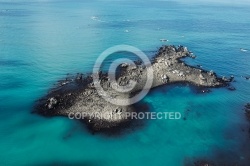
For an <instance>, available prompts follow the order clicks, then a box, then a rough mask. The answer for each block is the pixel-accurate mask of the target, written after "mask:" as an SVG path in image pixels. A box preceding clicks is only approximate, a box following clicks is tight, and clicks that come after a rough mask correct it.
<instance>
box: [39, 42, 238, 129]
mask: <svg viewBox="0 0 250 166" xmlns="http://www.w3.org/2000/svg"><path fill="white" fill-rule="evenodd" d="M187 57H190V58H196V56H194V55H193V53H192V52H190V51H189V50H188V49H187V48H186V47H183V46H178V47H175V46H162V47H160V48H159V49H158V51H157V53H156V54H155V55H154V57H153V58H152V59H151V64H150V65H149V64H142V62H141V61H140V60H139V61H136V63H135V65H131V64H127V63H123V64H121V65H120V66H119V68H120V72H119V73H118V74H117V75H116V83H118V84H119V85H120V86H126V85H128V84H129V83H130V81H131V80H133V81H134V82H136V86H135V87H134V88H133V89H131V90H130V91H128V92H126V93H123V92H119V91H116V90H114V88H113V87H114V86H113V85H114V84H115V83H114V82H113V81H112V80H111V79H110V78H109V76H108V74H107V73H104V72H102V71H99V72H98V73H92V74H78V75H77V76H76V77H68V78H67V79H66V80H63V81H60V82H59V85H58V86H57V87H55V88H53V89H52V90H51V91H50V92H49V93H48V94H47V95H46V96H44V97H42V98H41V99H40V100H38V102H37V103H36V105H35V108H34V112H36V113H38V114H40V115H43V116H49V117H51V116H67V117H68V116H69V115H76V114H77V115H79V119H80V115H85V116H84V118H82V119H80V120H82V121H83V122H84V123H86V124H87V126H88V127H90V128H91V130H93V131H102V130H112V129H113V128H117V127H119V126H122V127H124V124H126V125H127V124H128V123H130V121H131V118H129V117H128V113H132V112H136V111H138V107H136V106H135V105H134V104H131V105H128V106H119V105H116V104H112V103H110V102H108V101H107V100H105V98H107V97H109V98H112V99H114V100H115V99H130V98H131V97H133V96H135V95H136V94H138V93H139V92H140V91H142V90H143V88H144V85H145V83H146V81H147V79H148V78H147V70H148V68H149V67H150V68H151V69H152V70H153V83H152V86H151V87H150V88H155V87H159V86H164V85H168V84H176V83H188V84H192V85H194V86H196V87H198V88H200V89H203V90H202V91H201V93H208V92H210V91H209V90H207V88H216V87H225V86H228V85H229V82H231V81H232V79H233V78H232V77H229V78H226V77H222V78H221V77H218V76H217V75H216V73H215V72H213V71H207V70H204V69H201V68H198V67H197V66H190V65H188V64H186V63H185V62H184V61H183V58H187ZM96 75H98V76H99V78H100V85H101V87H102V88H103V89H102V90H103V91H105V92H108V94H109V95H108V96H106V95H105V93H102V92H101V93H100V91H102V90H100V89H99V91H98V89H97V88H96V87H95V84H94V81H93V80H94V79H93V78H94V77H95V76H96ZM230 90H234V89H233V88H230ZM98 92H99V93H98ZM131 103H132V101H131ZM143 109H144V108H139V111H143ZM94 114H95V115H97V114H98V115H99V117H98V116H90V115H94ZM107 114H108V115H112V118H110V117H107V118H103V117H105V116H102V115H107ZM76 119H78V118H76Z"/></svg>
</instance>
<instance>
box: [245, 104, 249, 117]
mask: <svg viewBox="0 0 250 166" xmlns="http://www.w3.org/2000/svg"><path fill="white" fill-rule="evenodd" d="M245 114H246V116H247V119H248V120H250V103H247V104H246V105H245Z"/></svg>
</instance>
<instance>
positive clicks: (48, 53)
mask: <svg viewBox="0 0 250 166" xmlns="http://www.w3.org/2000/svg"><path fill="white" fill-rule="evenodd" d="M161 38H166V39H168V40H169V41H168V42H166V43H165V44H175V45H179V44H181V45H185V46H187V47H188V48H189V49H190V50H191V51H193V52H194V53H195V55H197V59H195V60H191V59H187V60H186V61H187V63H190V64H193V65H197V64H202V66H203V68H205V69H207V70H214V71H216V72H217V74H218V75H221V76H222V75H225V76H229V75H232V74H233V75H234V76H235V79H236V82H234V83H233V86H235V87H236V89H237V90H236V91H228V90H227V89H225V88H221V89H212V93H208V94H205V95H204V94H196V93H195V92H194V91H193V90H192V88H190V87H188V86H180V85H178V86H167V87H163V88H157V89H155V90H153V91H152V92H151V93H150V94H149V95H148V96H147V97H146V98H144V99H143V102H147V103H148V104H150V105H151V111H156V112H160V111H161V112H163V111H176V112H181V113H182V114H183V115H184V116H185V117H186V119H187V120H148V121H146V123H145V124H144V126H143V127H141V128H138V129H134V130H133V131H130V132H128V133H127V134H124V135H122V136H120V137H106V136H103V135H98V134H97V135H92V134H91V133H89V132H88V131H87V130H86V129H85V127H84V125H82V124H80V123H79V122H77V121H73V120H69V119H67V118H63V117H55V118H44V117H40V116H38V115H36V114H31V111H32V107H33V105H34V102H35V101H36V100H37V99H39V98H40V97H42V96H43V95H45V94H46V93H47V91H48V90H49V89H50V88H51V87H53V84H54V83H56V81H57V80H59V79H62V78H65V77H66V74H67V73H71V74H75V73H78V72H91V71H92V67H93V64H94V63H95V60H96V58H97V57H98V56H99V55H100V54H101V53H102V51H104V50H105V49H107V48H109V47H111V46H114V45H119V44H129V45H132V46H135V47H138V48H139V49H141V50H143V51H144V52H145V53H147V54H148V55H149V56H152V54H153V53H152V52H153V51H156V50H157V48H158V47H160V46H161V45H162V44H163V43H162V42H161V41H160V40H159V39H161ZM240 48H244V49H248V50H250V6H249V4H247V3H238V4H237V3H235V2H234V3H233V4H231V3H230V2H229V3H215V2H211V3H206V2H203V3H201V2H196V3H194V2H190V3H189V2H181V1H178V2H174V1H171V2H170V1H142V0H138V1H94V2H92V1H74V2H73V1H37V2H29V1H28V2H23V1H17V2H13V1H2V0H0V120H1V122H0V165H39V164H40V165H44V164H54V163H59V164H72V163H73V164H80V165H83V164H85V165H128V164H129V165H145V166H146V165H169V166H179V165H180V166H181V165H184V164H185V163H193V161H194V160H196V159H197V158H202V159H208V160H213V161H214V162H217V163H219V165H221V163H225V162H226V161H229V162H236V161H237V162H240V163H243V164H245V165H249V163H250V147H249V141H250V140H249V138H250V135H249V133H248V129H249V122H247V120H246V118H245V116H244V111H243V110H242V108H243V106H244V104H246V103H247V102H250V91H249V87H250V81H249V80H245V79H244V78H242V77H241V76H247V75H250V51H248V52H241V51H240ZM110 61H112V59H111V60H110ZM187 110H190V111H189V112H187Z"/></svg>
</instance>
